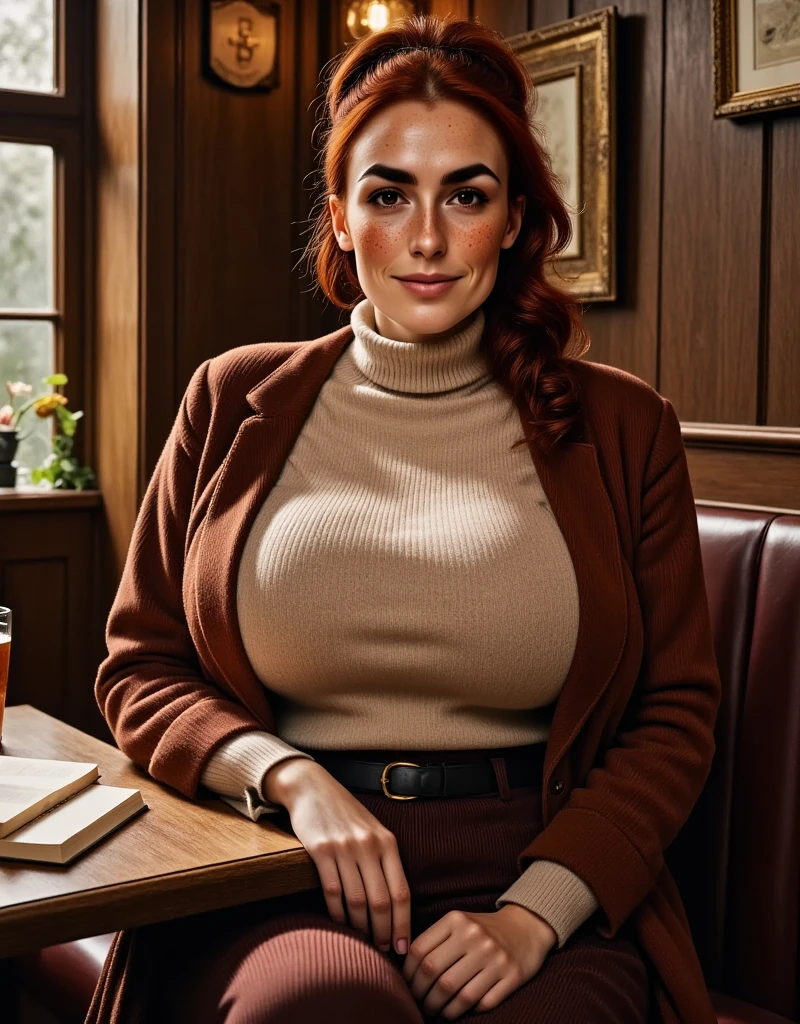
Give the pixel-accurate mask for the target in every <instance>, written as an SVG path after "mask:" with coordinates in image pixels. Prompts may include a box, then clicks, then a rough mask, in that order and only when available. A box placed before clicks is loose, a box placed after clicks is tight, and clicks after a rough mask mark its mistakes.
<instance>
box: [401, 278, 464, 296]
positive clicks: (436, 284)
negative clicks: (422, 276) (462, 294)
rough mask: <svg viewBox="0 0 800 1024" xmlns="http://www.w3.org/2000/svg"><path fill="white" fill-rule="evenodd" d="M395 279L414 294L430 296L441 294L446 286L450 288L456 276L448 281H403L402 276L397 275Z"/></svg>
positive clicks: (456, 279)
mask: <svg viewBox="0 0 800 1024" xmlns="http://www.w3.org/2000/svg"><path fill="white" fill-rule="evenodd" d="M397 280H398V281H399V282H400V284H402V285H403V286H404V287H405V288H408V290H409V291H410V292H413V293H414V294H415V295H424V296H426V297H428V298H430V297H432V296H434V295H441V294H442V292H446V291H447V289H448V288H452V287H453V285H454V284H455V283H456V281H458V278H457V277H453V278H451V279H450V280H449V281H405V280H404V279H403V278H402V277H398V278H397Z"/></svg>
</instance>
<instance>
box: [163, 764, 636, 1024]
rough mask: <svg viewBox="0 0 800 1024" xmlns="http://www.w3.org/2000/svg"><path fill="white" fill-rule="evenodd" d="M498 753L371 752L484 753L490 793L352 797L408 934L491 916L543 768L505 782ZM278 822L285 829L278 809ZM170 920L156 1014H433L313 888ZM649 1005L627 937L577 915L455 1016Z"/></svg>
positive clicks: (220, 1019)
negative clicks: (395, 863) (382, 852)
mask: <svg viewBox="0 0 800 1024" xmlns="http://www.w3.org/2000/svg"><path fill="white" fill-rule="evenodd" d="M310 753H312V754H313V751H310ZM352 753H353V756H362V757H363V756H365V752H364V751H358V752H355V751H354V752H352ZM376 753H377V752H375V751H371V752H369V755H368V756H369V759H370V760H372V759H378V758H377V757H376ZM502 755H503V751H502V750H490V751H453V750H449V751H415V752H414V753H413V755H410V754H409V752H408V751H405V752H403V751H382V752H380V760H384V761H386V762H388V761H392V760H404V761H420V760H422V759H424V760H429V761H437V760H449V761H462V762H463V761H466V760H472V759H474V758H476V757H490V758H493V759H494V760H493V764H494V766H495V772H496V774H497V778H498V783H499V786H500V792H499V793H496V794H490V795H487V796H479V797H455V798H451V797H448V798H433V799H431V798H429V799H422V798H420V799H418V800H391V799H389V798H388V797H386V796H384V795H383V794H382V793H381V794H373V793H356V794H355V795H356V796H357V797H358V799H359V800H360V801H361V802H362V803H363V804H364V806H365V807H366V808H367V809H368V810H369V811H370V812H371V813H372V814H373V815H374V816H375V817H376V818H377V819H378V820H379V821H380V822H381V823H382V824H383V825H385V826H386V828H388V829H390V831H391V832H393V833H394V835H395V836H396V838H397V842H398V847H399V851H400V858H401V860H402V863H403V867H404V870H405V872H406V877H407V879H408V882H409V885H410V887H411V903H412V940H413V938H415V937H416V936H417V935H419V934H420V933H421V932H422V931H424V930H425V929H427V928H428V927H430V926H431V925H432V924H433V923H434V922H435V921H437V920H438V919H439V918H441V917H442V916H443V915H444V914H446V913H447V912H448V911H450V910H455V909H461V910H467V911H480V912H484V913H485V912H492V911H494V910H495V909H496V908H495V900H496V899H497V898H498V896H500V894H501V893H502V892H503V891H504V890H505V889H506V888H508V886H509V885H510V884H511V883H512V882H513V881H514V879H515V878H516V877H517V867H516V858H517V855H518V853H519V852H520V851H521V850H522V849H524V847H525V846H527V845H528V843H529V842H530V841H531V840H532V839H533V838H534V836H535V835H536V834H537V833H538V832H539V831H540V830H541V828H542V817H541V807H542V791H541V776H539V777H538V778H532V779H531V782H530V785H525V786H522V787H518V788H514V789H509V788H508V785H507V783H506V779H505V762H504V760H503V757H502ZM280 818H281V820H280V824H281V826H282V827H285V828H287V829H288V828H289V827H290V826H289V824H288V815H287V816H286V817H285V818H284V815H281V816H280ZM169 927H170V928H172V929H173V930H174V932H175V934H174V935H173V937H172V941H170V943H169V947H170V949H171V951H172V953H173V955H172V956H171V957H170V960H169V963H168V964H165V965H164V966H165V968H166V970H165V973H164V976H163V978H162V979H161V985H162V988H161V992H162V997H163V1009H164V1020H165V1021H170V1022H175V1024H262V1022H263V1024H311V1022H314V1024H319V1022H323V1021H326V1022H336V1021H350V1020H355V1019H358V1020H362V1021H375V1022H378V1024H421V1022H423V1021H428V1020H437V1019H438V1020H443V1019H445V1018H442V1017H441V1016H428V1015H427V1014H425V1012H424V1011H423V1010H422V1005H421V1001H420V1002H419V1003H418V1002H417V1001H416V999H415V998H414V997H413V996H412V994H411V991H410V989H409V987H408V985H407V983H406V981H405V979H404V978H403V976H402V973H401V969H402V962H403V957H401V956H398V955H397V954H396V953H394V951H392V953H390V954H388V955H384V954H382V953H380V952H379V951H378V950H377V949H376V947H375V946H373V945H372V944H371V943H370V941H369V940H368V939H366V938H364V937H363V936H362V935H361V933H359V932H358V931H356V930H355V929H353V928H351V927H349V926H348V925H343V924H337V923H334V922H333V921H331V919H330V917H329V915H328V912H327V908H326V904H325V900H324V897H323V896H322V893H321V891H320V890H316V891H312V892H310V893H299V894H297V895H294V896H288V897H281V898H279V899H277V900H269V901H260V902H257V903H250V904H246V905H244V906H241V907H234V908H231V909H228V910H223V911H213V912H209V913H205V914H198V915H195V916H193V917H191V918H184V919H183V920H181V921H177V922H170V924H169ZM648 999H649V986H648V972H647V967H646V965H645V962H644V960H643V958H642V956H641V955H640V953H639V950H638V948H637V947H636V945H635V944H634V942H633V941H632V939H631V938H630V937H624V936H622V935H621V934H620V935H618V936H617V937H616V938H614V939H603V938H601V937H600V936H598V935H597V934H596V933H595V932H594V930H593V929H592V927H591V925H590V924H589V922H587V924H586V925H584V926H583V927H581V928H580V929H578V930H577V931H576V932H575V933H574V934H573V935H572V936H571V938H570V939H569V940H568V941H567V942H566V943H565V945H564V947H563V948H562V949H560V950H558V949H554V950H553V951H552V952H551V953H550V954H549V955H548V957H547V959H546V960H545V962H544V964H543V966H542V968H541V970H540V971H539V972H538V974H536V975H535V976H534V977H533V978H532V979H531V980H530V981H528V982H527V983H526V984H524V985H523V986H521V987H520V988H518V989H517V990H516V991H515V992H514V993H512V994H511V995H510V996H508V997H507V999H506V1000H505V1001H504V1002H503V1003H501V1004H500V1005H499V1006H498V1007H496V1008H495V1009H493V1010H488V1011H485V1012H481V1013H478V1012H477V1011H474V1010H473V1011H468V1012H467V1013H464V1014H462V1016H461V1017H459V1018H457V1019H459V1020H481V1021H484V1022H485V1024H644V1022H646V1021H647V1019H648Z"/></svg>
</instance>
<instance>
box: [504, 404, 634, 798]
mask: <svg viewBox="0 0 800 1024" xmlns="http://www.w3.org/2000/svg"><path fill="white" fill-rule="evenodd" d="M520 419H521V420H522V422H523V425H524V422H525V420H524V415H523V413H522V411H520ZM529 448H530V452H531V457H532V458H533V462H534V465H535V466H536V471H537V473H538V474H539V480H540V482H541V484H542V487H543V489H544V492H545V494H546V495H547V498H548V501H549V502H550V507H551V509H552V510H553V515H554V516H555V518H556V521H557V523H558V525H559V527H560V528H561V532H562V534H563V536H564V540H565V542H566V545H567V548H568V549H569V553H570V556H571V557H572V564H573V567H574V569H575V577H576V582H577V588H578V604H579V618H578V637H577V641H576V644H575V653H574V655H573V659H572V664H571V665H570V668H569V672H568V673H567V678H566V679H565V681H564V686H563V688H562V690H561V694H560V695H559V698H558V701H557V703H556V708H555V712H554V715H553V720H552V723H551V727H550V738H549V740H548V744H547V751H546V754H545V764H544V774H543V787H544V791H545V792H546V791H547V787H548V785H549V780H550V775H551V773H552V771H553V769H554V767H555V766H556V765H557V764H558V762H559V761H560V760H561V758H562V757H563V756H564V754H565V753H566V751H567V749H568V748H569V747H570V745H571V744H572V743H573V741H574V740H575V738H576V736H577V735H578V733H579V731H580V729H581V727H582V726H583V724H584V722H585V721H586V719H587V718H588V717H589V715H590V713H591V711H592V709H593V708H594V707H595V705H596V704H597V702H598V701H599V700H600V698H601V696H602V695H603V693H604V691H605V689H606V687H607V686H608V685H609V683H610V682H611V680H612V678H613V676H614V672H615V670H616V667H617V665H618V664H619V661H620V658H621V656H622V652H623V649H624V646H625V641H626V638H627V632H628V601H627V594H626V589H625V580H624V576H623V569H622V549H621V546H620V542H619V536H618V533H617V523H616V519H615V516H614V510H613V508H612V506H611V499H610V498H609V496H608V492H607V491H606V488H605V484H604V483H603V478H602V474H601V471H600V466H599V463H598V459H597V451H596V449H595V446H594V445H593V444H589V443H586V442H578V441H562V442H561V443H560V444H559V445H557V446H556V448H555V449H554V450H553V451H552V452H551V453H550V454H548V455H546V456H545V455H543V454H542V453H541V452H539V451H538V450H537V449H536V448H535V447H534V446H533V445H529Z"/></svg>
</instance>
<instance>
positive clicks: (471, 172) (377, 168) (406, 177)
mask: <svg viewBox="0 0 800 1024" xmlns="http://www.w3.org/2000/svg"><path fill="white" fill-rule="evenodd" d="M371 174H374V175H375V176H376V177H378V178H385V179H386V180H387V181H394V182H397V184H400V185H416V184H417V179H416V178H415V176H414V175H413V174H412V173H411V172H410V171H403V170H400V168H399V167H389V166H388V165H387V164H372V165H371V166H370V167H368V168H367V169H366V171H364V173H363V174H362V175H361V177H360V178H359V179H358V180H359V181H362V180H363V179H364V178H367V177H369V175H371ZM479 174H488V175H489V177H491V178H494V180H495V181H496V182H498V184H499V182H500V179H499V178H498V177H497V175H496V174H495V173H494V171H493V170H491V169H490V168H489V167H487V166H486V164H470V165H469V166H468V167H459V168H458V170H456V171H450V172H448V173H447V174H445V175H444V177H443V178H442V182H441V183H442V185H458V184H460V183H461V182H462V181H469V179H470V178H477V177H478V175H479Z"/></svg>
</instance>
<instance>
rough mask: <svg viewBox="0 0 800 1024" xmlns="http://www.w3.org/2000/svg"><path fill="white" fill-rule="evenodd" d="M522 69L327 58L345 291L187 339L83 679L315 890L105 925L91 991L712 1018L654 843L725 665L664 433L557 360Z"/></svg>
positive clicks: (176, 1011)
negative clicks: (239, 327)
mask: <svg viewBox="0 0 800 1024" xmlns="http://www.w3.org/2000/svg"><path fill="white" fill-rule="evenodd" d="M530 89H531V84H530V82H529V80H528V78H527V76H526V73H525V70H524V68H523V67H522V66H521V64H520V63H519V62H518V61H517V59H516V57H515V56H514V55H513V54H512V53H511V52H510V51H509V50H508V49H507V48H506V47H505V46H504V45H503V43H502V41H501V40H500V38H499V37H498V36H496V35H495V34H494V33H492V32H491V31H490V30H488V29H486V28H484V27H482V26H480V25H477V24H472V23H469V22H463V21H440V20H438V19H435V18H427V17H415V18H413V19H410V20H408V21H406V22H404V23H402V24H401V25H400V26H399V27H397V28H393V29H390V30H387V31H384V32H382V33H380V34H379V35H376V36H374V37H371V38H367V39H366V40H363V41H361V42H360V43H358V44H356V45H355V46H354V47H353V48H352V49H351V50H349V51H348V52H347V53H346V54H345V55H344V57H343V59H342V60H341V62H340V63H339V65H338V67H337V69H336V72H335V74H334V75H333V77H332V79H331V81H330V83H329V88H328V114H329V122H330V123H329V126H328V128H329V130H328V134H327V138H326V143H325V152H324V159H325V182H324V186H325V190H324V195H325V203H324V205H323V206H322V208H321V209H320V210H319V215H318V218H317V222H316V230H315V234H314V236H313V239H312V243H311V245H310V255H311V256H312V257H313V258H314V259H315V261H316V270H317V274H318V279H319V281H320V283H321V285H322V288H323V290H324V291H325V293H326V295H327V296H328V297H329V298H330V299H332V300H333V301H334V302H336V303H337V304H338V305H339V306H341V307H343V308H349V309H351V317H350V324H349V325H348V326H347V327H344V328H342V329H340V330H338V331H336V332H334V333H333V334H331V335H328V336H326V337H324V338H320V339H317V340H315V341H311V342H301V343H291V344H279V345H275V344H272V345H252V346H244V347H239V348H235V349H233V350H231V351H228V352H226V353H224V354H223V355H221V356H218V357H216V358H214V359H211V360H208V361H207V362H205V363H203V365H202V366H201V367H199V369H198V370H197V371H196V373H195V374H194V376H193V378H192V381H191V383H190V385H189V387H188V389H187V392H186V395H185V396H184V399H183V401H182V403H181V407H180V410H179V413H178V417H177V420H176V423H175V425H174V427H173V430H172V433H171V435H170V438H169V439H168V441H167V445H166V447H165V449H164V451H163V453H162V455H161V458H160V460H159V463H158V465H157V467H156V469H155V472H154V474H153V478H152V480H151V482H150V485H149V487H148V490H147V493H146V495H145V498H144V502H143V506H142V509H141V511H140V514H139V517H138V519H137V523H136V529H135V534H134V538H133V542H132V545H131V549H130V552H129V556H128V560H127V564H126V566H125V571H124V574H123V579H122V581H121V584H120V588H119V592H118V594H117V597H116V600H115V603H114V607H113V608H112V611H111V616H110V618H109V623H108V629H107V641H108V646H109V655H108V657H107V658H106V660H105V661H104V662H103V664H102V665H101V666H100V669H99V673H98V678H97V684H96V694H97V699H98V702H99V704H100V707H101V708H102V710H103V713H104V714H105V716H106V718H107V720H108V722H109V724H110V726H111V728H112V730H113V731H114V735H115V737H116V739H117V742H118V743H119V746H120V747H121V749H122V750H124V751H125V752H126V753H127V754H128V755H129V756H130V757H131V758H132V759H133V760H134V761H135V762H137V763H138V764H140V765H142V766H144V767H145V768H146V769H147V770H148V771H149V772H150V774H151V775H152V776H153V777H155V778H156V779H159V780H161V781H162V782H164V783H167V784H169V785H171V786H174V787H175V788H176V789H178V790H180V791H181V792H183V793H185V794H186V795H187V796H190V797H194V796H195V795H196V793H197V789H198V786H199V785H200V784H201V783H202V784H203V785H205V786H206V787H208V788H210V789H212V790H214V791H216V792H218V793H221V794H223V795H225V796H227V797H228V798H229V799H230V800H231V801H233V802H234V804H235V805H237V806H239V807H240V809H242V810H243V811H244V812H245V813H247V814H249V815H250V816H251V817H253V818H257V817H258V816H260V814H262V813H277V814H279V815H280V814H286V815H288V821H287V822H286V824H287V827H289V826H290V827H291V828H292V829H293V830H294V832H295V834H296V835H297V836H298V838H299V839H300V840H301V841H302V842H303V844H304V846H305V847H306V849H307V850H308V852H309V854H310V856H311V857H312V859H313V861H314V863H315V865H316V867H317V869H318V872H319V877H320V882H321V888H320V889H319V890H315V891H313V892H311V893H305V894H299V895H297V896H291V897H285V898H283V899H281V900H278V901H271V902H266V903H252V904H249V905H247V906H245V907H244V908H234V909H233V910H229V911H225V912H214V913H211V914H203V915H198V916H197V917H195V918H192V919H189V920H187V921H177V922H172V923H170V924H167V925H158V926H154V927H152V928H149V929H138V930H136V931H135V932H132V933H121V934H120V935H118V936H117V940H116V942H115V944H114V946H113V947H112V950H111V952H110V954H109V958H108V961H107V963H106V967H105V970H104V975H103V978H102V980H101V983H100V985H99V986H98V990H97V992H96V994H95V999H94V1002H93V1007H92V1010H91V1012H90V1014H89V1018H88V1020H89V1021H111V1020H116V1021H126V1022H129V1021H132V1020H137V1019H141V1020H147V1021H152V1020H155V1019H157V1017H158V1016H159V1015H160V1016H161V1017H163V1019H165V1020H169V1021H178V1022H179V1021H192V1022H195V1024H202V1022H206V1021H209V1022H210V1021H215V1022H218V1021H226V1022H228V1024H231V1022H240V1021H261V1020H263V1021H269V1022H277V1021H294V1022H303V1021H311V1020H340V1019H345V1018H346V1017H349V1016H351V1015H353V1014H360V1015H361V1018H362V1019H367V1020H373V1019H375V1020H377V1019H380V1020H382V1021H385V1022H395V1021H398V1022H400V1021H402V1022H419V1021H421V1020H424V1019H433V1017H434V1016H436V1015H439V1016H440V1017H441V1018H443V1019H448V1020H452V1019H456V1018H460V1019H474V1018H476V1017H477V1016H478V1015H481V1016H483V1017H484V1018H485V1019H486V1020H487V1021H489V1022H493V1024H501V1022H502V1024H512V1022H528V1021H532V1020H534V1019H535V1020H536V1021H537V1022H539V1024H542V1022H552V1024H555V1022H560V1024H561V1022H563V1024H566V1022H570V1024H572V1022H574V1021H582V1022H590V1024H591V1022H601V1021H608V1022H612V1021H613V1022H614V1024H626V1022H630V1024H635V1022H641V1021H646V1020H650V1019H655V1020H662V1021H669V1022H678V1021H680V1022H685V1024H704V1022H706V1021H707V1022H709V1024H711V1022H713V1021H715V1020H716V1016H715V1014H714V1012H713V1010H712V1008H711V1005H710V1002H709V998H708V994H707V992H706V989H705V985H704V982H703V976H702V972H701V969H700V965H699V963H698V961H697V957H696V954H695V951H694V948H693V945H692V939H691V935H690V932H689V926H688V923H687V921H686V917H685V914H684V911H683V907H682V904H681V901H680V897H679V895H678V893H677V891H676V888H675V886H674V883H673V881H672V878H671V876H670V874H669V871H668V869H667V868H666V867H665V865H664V859H663V853H664V849H665V848H666V847H667V846H668V845H669V843H670V842H671V841H672V839H673V838H674V837H675V835H676V834H677V832H678V831H679V829H680V828H681V826H682V825H683V823H684V822H685V820H686V818H687V817H688V815H689V812H690V810H691V808H692V806H693V805H694V803H695V800H696V798H697V796H698V795H699V793H700V791H701V789H702V786H703V784H704V782H705V779H706V776H707V773H708V770H709V767H710V763H711V758H712V754H713V750H714V741H713V726H714V721H715V716H716V712H717V707H718V702H719V697H720V683H719V677H718V673H717V668H716V664H715V660H714V654H713V647H712V641H711V633H710V625H709V618H708V610H707V606H706V597H705V590H704V581H703V573H702V566H701V560H700V550H699V541H698V535H697V525H696V518H695V513H694V505H693V499H692V493H691V487H690V484H689V478H688V472H687V466H686V459H685V453H684V450H683V445H682V442H681V435H680V428H679V424H678V421H677V418H676V416H675V413H674V410H673V409H672V406H671V405H670V403H669V402H668V401H666V400H665V399H663V398H661V397H660V396H659V395H658V394H657V393H656V392H655V391H654V390H653V389H652V388H650V387H649V386H648V385H646V384H644V383H643V382H642V381H639V380H638V379H636V378H634V377H632V376H630V375H628V374H625V373H623V372H621V371H617V370H614V369H610V368H607V367H603V366H599V365H596V364H592V363H587V362H581V361H579V360H578V356H580V355H581V354H582V353H583V352H584V351H585V347H586V343H585V335H584V333H583V331H582V328H581V326H580V323H579V319H578V312H577V309H576V306H575V304H574V303H573V302H572V301H570V299H569V297H568V296H567V295H566V294H565V293H563V292H562V291H560V290H559V289H557V288H556V287H554V286H553V285H552V284H550V283H547V282H546V280H545V277H544V272H543V265H544V263H545V261H547V260H548V259H550V258H551V257H552V256H553V255H554V254H556V253H558V252H560V251H561V250H562V249H563V248H564V247H565V246H566V245H567V244H568V242H569V237H570V224H569V218H568V215H567V212H566V210H565V208H564V206H563V204H562V202H561V200H560V198H559V194H558V191H557V188H556V184H555V182H554V179H553V176H552V172H551V170H550V166H549V163H548V161H547V160H546V158H545V156H544V153H543V150H542V148H541V146H540V144H539V141H538V139H537V138H536V137H535V136H534V135H533V134H532V133H531V130H530V127H529V124H528V113H527V112H528V109H529V108H528V104H529V99H530ZM520 428H522V431H521V429H520ZM521 432H522V433H524V436H523V437H520V433H521ZM415 797H416V798H417V799H414V798H415ZM420 797H421V798H422V799H420ZM403 798H405V799H403ZM282 823H283V821H282ZM159 950H160V951H162V952H160V953H159V952H158V951H159ZM167 952H168V954H169V956H167ZM146 963H147V967H145V966H143V965H144V964H146ZM165 965H166V966H165ZM147 970H151V971H152V970H155V972H156V975H157V976H158V982H157V987H158V990H159V993H160V994H159V996H158V998H157V999H156V998H155V997H152V998H151V994H152V992H153V990H154V987H155V986H156V982H154V981H152V979H151V981H150V983H149V985H150V987H149V988H148V983H147V982H146V980H145V976H146V972H147ZM148 1000H149V1002H148Z"/></svg>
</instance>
